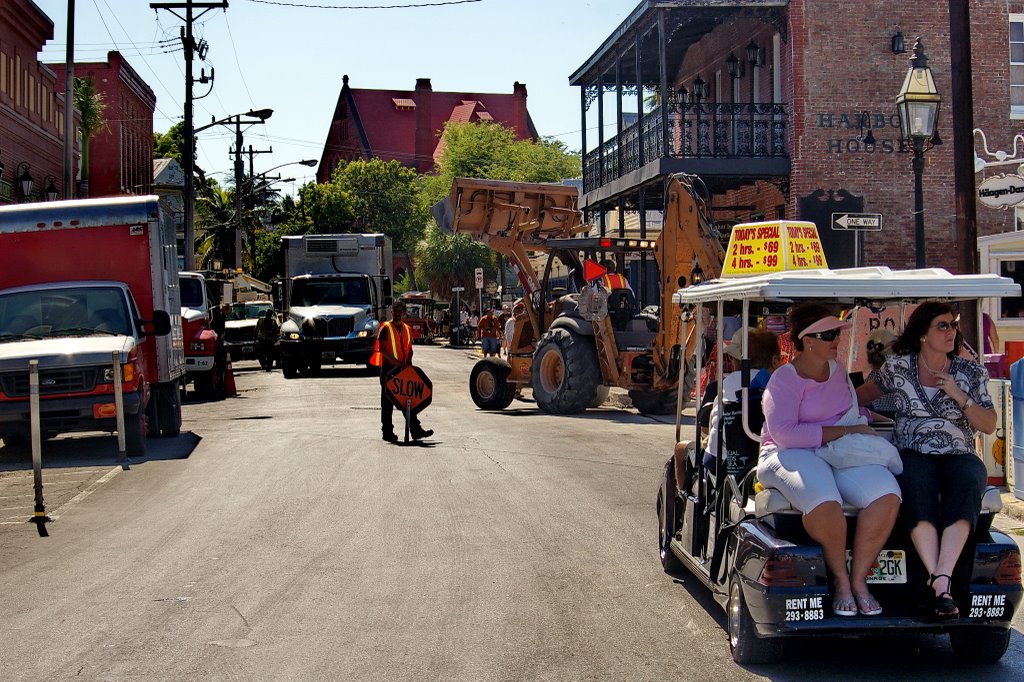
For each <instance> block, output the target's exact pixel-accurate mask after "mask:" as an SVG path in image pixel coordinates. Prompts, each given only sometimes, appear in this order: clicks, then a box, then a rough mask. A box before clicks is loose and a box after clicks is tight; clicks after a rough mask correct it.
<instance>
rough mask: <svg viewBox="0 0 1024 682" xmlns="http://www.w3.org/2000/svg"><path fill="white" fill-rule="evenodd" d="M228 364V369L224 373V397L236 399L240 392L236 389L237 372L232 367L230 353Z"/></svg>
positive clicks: (229, 354)
mask: <svg viewBox="0 0 1024 682" xmlns="http://www.w3.org/2000/svg"><path fill="white" fill-rule="evenodd" d="M227 363H228V366H227V369H226V370H225V371H224V397H225V398H234V397H235V396H236V395H238V391H237V390H236V389H235V370H234V368H232V367H231V353H228V356H227Z"/></svg>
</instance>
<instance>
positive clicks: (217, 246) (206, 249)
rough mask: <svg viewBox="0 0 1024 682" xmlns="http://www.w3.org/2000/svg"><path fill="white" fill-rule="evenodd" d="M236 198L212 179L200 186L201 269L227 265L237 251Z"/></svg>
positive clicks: (198, 232)
mask: <svg viewBox="0 0 1024 682" xmlns="http://www.w3.org/2000/svg"><path fill="white" fill-rule="evenodd" d="M234 229H235V197H234V194H233V193H232V192H229V191H228V190H226V189H224V188H223V187H221V186H220V185H218V184H217V182H216V181H215V180H213V179H210V180H209V181H208V182H207V184H206V185H200V186H199V197H198V198H197V199H196V243H195V252H196V256H198V257H199V259H200V260H199V263H200V266H201V267H202V268H209V267H211V265H212V263H213V261H214V260H218V259H219V260H222V261H224V262H227V261H228V256H229V255H232V254H233V253H234V250H235V231H234Z"/></svg>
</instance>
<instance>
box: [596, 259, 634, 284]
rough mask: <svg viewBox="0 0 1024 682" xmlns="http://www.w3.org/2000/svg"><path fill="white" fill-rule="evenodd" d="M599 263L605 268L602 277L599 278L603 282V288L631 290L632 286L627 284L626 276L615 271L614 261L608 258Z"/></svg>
mask: <svg viewBox="0 0 1024 682" xmlns="http://www.w3.org/2000/svg"><path fill="white" fill-rule="evenodd" d="M601 265H603V266H604V269H605V270H607V272H606V273H605V274H604V277H602V278H601V283H602V284H604V288H605V289H607V290H608V291H612V290H614V289H629V290H630V291H632V290H633V287H631V286H629V280H628V279H626V276H625V275H621V274H619V273H618V272H616V270H618V267H617V266H616V265H615V261H613V260H611V259H608V260H606V261H605V262H603V263H602V264H601Z"/></svg>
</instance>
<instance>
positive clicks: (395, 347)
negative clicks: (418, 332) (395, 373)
mask: <svg viewBox="0 0 1024 682" xmlns="http://www.w3.org/2000/svg"><path fill="white" fill-rule="evenodd" d="M394 324H395V323H394V322H393V321H389V322H382V323H381V325H380V329H378V330H377V339H376V340H375V341H374V343H373V355H371V356H370V364H371V365H373V366H374V367H380V366H381V365H382V364H383V362H384V354H383V353H381V352H380V337H381V336H383V335H384V330H385V329H386V330H387V332H388V340H389V341H390V342H391V346H390V348H391V354H390V357H392V358H394V359H395V361H396V362H398V363H399V364H403V363H405V362H408V360H409V358H410V357H411V356H412V330H411V329H410V328H409V325H407V324H406V323H405V322H399V324H400V325H401V327H398V328H396V327H395V326H394ZM396 331H397V332H398V333H397V334H396V333H395V332H396ZM396 337H397V338H396Z"/></svg>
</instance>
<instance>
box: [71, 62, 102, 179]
mask: <svg viewBox="0 0 1024 682" xmlns="http://www.w3.org/2000/svg"><path fill="white" fill-rule="evenodd" d="M74 91H75V94H74V98H75V108H76V109H78V111H79V114H80V119H79V122H78V129H79V130H80V131H81V133H82V194H88V192H89V140H91V139H92V136H93V135H95V134H96V133H99V132H102V131H104V130H106V129H107V120H106V118H105V117H104V116H103V112H104V111H106V109H107V104H106V102H105V101H104V97H103V93H102V92H98V91H97V90H96V88H95V87H94V86H93V83H92V79H91V78H76V79H75V86H74Z"/></svg>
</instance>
